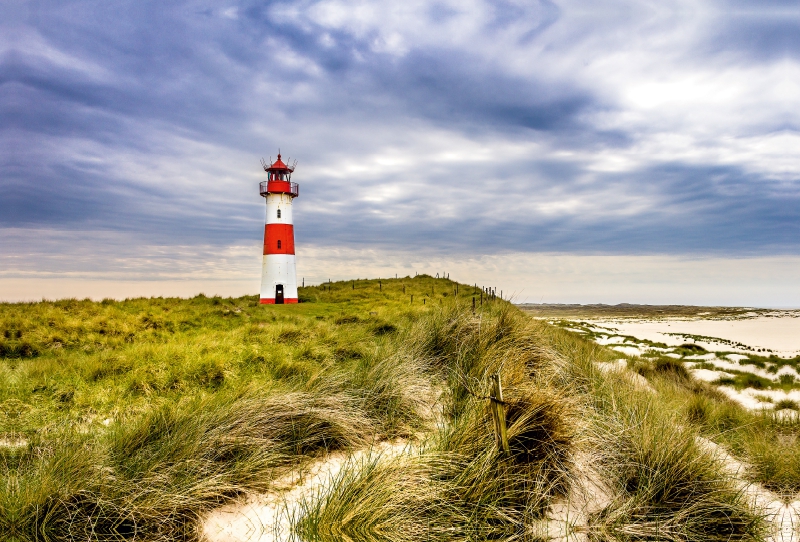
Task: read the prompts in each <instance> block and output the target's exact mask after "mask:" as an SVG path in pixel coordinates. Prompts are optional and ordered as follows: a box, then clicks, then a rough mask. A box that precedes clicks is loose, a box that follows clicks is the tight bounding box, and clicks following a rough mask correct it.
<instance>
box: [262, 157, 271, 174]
mask: <svg viewBox="0 0 800 542" xmlns="http://www.w3.org/2000/svg"><path fill="white" fill-rule="evenodd" d="M269 161H270V163H272V156H270V157H269ZM261 167H263V168H264V171H267V170H268V169H269V165H268V164H267V163H266V162H265V161H264V159H263V158H262V159H261Z"/></svg>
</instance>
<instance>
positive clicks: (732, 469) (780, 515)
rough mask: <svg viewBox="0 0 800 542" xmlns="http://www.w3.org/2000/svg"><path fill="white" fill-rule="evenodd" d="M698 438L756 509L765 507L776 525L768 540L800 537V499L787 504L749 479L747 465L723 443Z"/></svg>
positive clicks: (789, 540)
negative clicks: (722, 444)
mask: <svg viewBox="0 0 800 542" xmlns="http://www.w3.org/2000/svg"><path fill="white" fill-rule="evenodd" d="M698 442H699V443H700V444H701V445H702V446H703V448H705V449H706V450H708V451H709V452H710V453H711V454H713V455H714V456H715V457H716V458H717V459H719V460H720V461H721V463H722V465H723V469H724V471H725V472H726V474H728V475H729V476H730V477H731V478H732V479H733V480H734V481H735V482H736V483H737V485H738V487H739V489H740V490H741V491H742V492H743V493H744V494H745V495H746V496H747V498H748V499H749V500H750V502H751V505H752V506H753V508H754V509H756V510H759V511H763V513H764V514H765V515H766V519H767V520H768V521H770V522H771V523H772V525H773V532H772V533H770V536H768V537H767V541H768V542H798V541H800V534H799V531H798V529H800V500H795V501H793V502H791V503H788V504H786V503H785V502H784V500H783V499H781V498H780V497H779V496H778V495H776V494H775V493H773V492H771V491H769V490H768V489H766V488H764V487H762V486H761V485H759V484H756V483H754V482H750V481H748V480H746V479H745V473H746V472H747V466H746V465H745V464H744V463H742V462H741V461H739V460H738V459H736V458H735V457H733V456H732V455H730V454H729V453H728V452H727V451H726V450H725V448H723V447H722V446H720V445H719V444H717V443H715V442H713V441H711V440H708V439H706V438H703V437H698Z"/></svg>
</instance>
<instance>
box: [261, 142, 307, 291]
mask: <svg viewBox="0 0 800 542" xmlns="http://www.w3.org/2000/svg"><path fill="white" fill-rule="evenodd" d="M261 165H262V166H264V171H266V172H267V180H266V181H264V182H262V183H260V185H259V191H260V193H261V195H262V196H264V197H265V198H266V199H267V220H266V225H265V226H264V259H263V260H262V264H261V303H269V304H273V303H274V304H278V305H281V304H283V303H297V271H296V270H295V262H294V222H293V221H292V200H294V198H296V197H297V195H298V186H297V183H293V182H292V172H293V171H294V167H289V166H287V165H286V164H284V163H283V162H282V161H281V155H280V154H278V159H277V160H276V161H275V163H273V164H270V165H267V164H266V163H265V162H264V161H263V160H262V161H261Z"/></svg>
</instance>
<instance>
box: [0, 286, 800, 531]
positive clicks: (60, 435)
mask: <svg viewBox="0 0 800 542" xmlns="http://www.w3.org/2000/svg"><path fill="white" fill-rule="evenodd" d="M412 295H413V296H414V298H413V303H412V302H411V296H412ZM473 295H474V292H473V289H472V288H471V287H468V286H464V285H457V284H456V283H454V282H451V281H449V280H444V279H433V278H431V277H428V276H420V277H415V278H405V279H396V280H383V281H377V280H358V281H347V282H340V283H333V284H330V285H323V286H318V287H309V288H304V289H302V290H301V293H300V296H301V299H302V300H303V301H304V302H303V303H301V304H299V305H294V306H292V305H285V306H259V305H258V304H257V299H256V298H254V297H244V298H238V299H220V298H208V297H204V296H197V297H195V298H192V299H160V298H159V299H133V300H127V301H121V302H115V301H108V300H107V301H103V302H100V303H94V302H90V301H77V300H65V301H58V302H42V303H29V304H4V305H0V332H2V342H0V349H1V350H0V360H1V361H0V362H1V363H2V365H0V375H2V376H1V377H0V378H2V380H1V381H0V382H1V385H0V404H2V414H3V416H2V426H1V427H0V433H2V434H0V458H2V459H1V462H0V468H1V469H3V470H4V472H3V476H2V486H0V532H2V533H4V534H5V536H6V538H8V539H12V540H18V541H20V542H33V541H37V542H39V541H57V540H58V541H61V540H75V541H77V540H80V541H89V540H102V541H106V540H108V541H110V540H114V541H133V540H136V541H177V540H193V539H196V538H197V537H198V536H199V535H198V532H199V531H198V522H199V520H200V519H201V518H202V517H203V515H204V514H205V513H207V512H208V511H210V510H213V509H214V508H217V507H219V506H221V505H223V504H226V503H232V502H236V500H237V499H239V498H241V497H242V496H244V495H246V494H248V493H260V492H266V491H269V490H270V489H272V488H273V482H274V481H275V480H276V479H278V478H281V477H282V476H284V475H285V474H286V473H287V472H289V471H296V470H297V469H301V470H302V469H303V468H304V466H306V465H309V464H311V463H313V462H314V461H317V460H319V459H320V458H322V457H324V456H325V455H326V454H328V453H330V452H332V451H336V450H341V451H353V450H358V449H363V448H366V447H369V446H370V445H372V444H374V443H377V442H382V441H390V440H394V439H404V440H405V441H407V442H408V443H409V445H410V446H411V449H410V451H409V452H408V453H406V454H403V455H401V456H400V457H397V458H394V459H392V460H390V461H389V460H381V458H380V457H379V456H377V455H376V456H373V457H370V458H369V459H368V460H366V461H365V462H362V463H359V462H354V463H352V464H350V465H349V466H347V467H346V468H345V469H344V470H343V471H342V472H341V473H340V475H339V476H338V478H337V479H336V480H335V482H334V483H333V485H332V487H331V488H330V490H329V491H327V492H324V493H322V494H319V495H317V496H316V497H315V498H313V499H311V500H309V501H308V502H305V503H304V512H305V513H304V515H303V516H302V518H300V521H299V523H298V525H297V526H296V530H297V531H298V532H299V533H300V534H301V535H302V536H303V537H304V538H305V539H306V540H341V539H344V540H351V541H362V540H364V541H366V540H387V541H405V540H408V541H411V540H425V539H429V540H477V539H487V538H490V539H512V538H521V539H542V538H546V533H545V534H543V530H542V529H543V528H542V525H545V527H546V525H547V524H548V518H549V515H550V514H552V510H553V509H554V508H553V507H552V505H554V504H557V503H565V502H567V503H568V502H570V500H571V499H573V498H574V496H575V495H576V490H577V489H580V487H581V484H582V482H581V480H583V479H585V478H586V477H587V476H589V474H591V476H594V477H596V479H597V483H598V484H599V485H601V486H603V488H604V489H603V491H602V492H600V493H603V494H604V495H605V497H604V498H602V499H600V496H599V495H598V496H597V500H598V501H599V502H600V504H601V505H600V506H599V508H598V509H597V510H596V511H595V512H593V513H591V514H589V515H588V516H587V517H586V524H585V525H581V526H580V528H581V529H585V530H587V531H588V532H590V533H592V536H593V537H594V538H595V539H597V540H643V539H648V540H656V539H658V540H686V541H693V540H751V539H759V538H761V537H762V536H763V535H764V533H765V525H764V522H763V520H762V519H761V517H760V515H759V511H757V510H753V509H752V508H751V507H750V504H749V503H748V501H747V499H746V498H745V496H744V495H743V494H742V492H741V491H740V488H739V487H738V486H737V484H736V483H735V481H733V480H731V479H730V478H729V477H727V476H726V475H725V474H724V470H723V469H722V466H721V465H720V462H719V460H718V459H715V457H714V456H713V455H712V454H709V453H708V452H707V450H705V449H704V448H703V446H701V445H700V444H699V443H698V439H697V437H698V435H701V434H702V435H706V436H707V437H709V438H711V439H713V440H716V441H717V442H720V443H722V444H724V445H725V446H727V447H728V448H729V449H730V450H731V451H732V452H734V453H735V454H737V455H739V456H740V457H742V458H743V459H746V460H748V461H751V463H752V464H753V465H754V466H755V468H754V471H753V473H752V476H753V477H754V479H757V480H762V481H767V482H768V483H770V484H771V487H773V488H776V489H778V490H780V491H785V492H786V493H787V494H788V493H789V492H790V490H792V489H793V488H795V487H796V486H797V484H798V482H797V480H799V479H800V472H798V470H797V468H796V467H797V466H796V464H795V463H792V462H791V461H789V462H787V459H786V456H785V455H783V454H784V451H785V450H795V449H796V447H797V439H796V435H797V425H796V423H795V422H793V421H791V419H779V418H777V417H773V418H769V417H766V416H761V417H758V416H756V415H754V414H752V413H747V412H745V411H743V410H742V409H741V408H739V407H737V406H736V405H733V404H731V403H730V402H728V401H727V400H726V399H725V398H724V397H723V396H721V395H720V394H719V393H718V392H715V391H714V390H713V388H712V387H710V386H707V385H701V384H698V383H696V382H694V381H693V380H692V379H691V377H690V376H689V375H688V373H687V372H686V370H685V368H684V366H683V365H682V363H681V362H680V361H676V360H674V359H672V358H668V357H662V358H658V359H649V360H645V361H644V362H643V365H642V366H640V367H638V368H637V369H638V370H639V372H640V373H641V374H643V375H645V377H646V378H648V379H649V380H650V381H651V382H652V383H653V385H654V386H655V387H656V389H657V392H658V393H657V394H653V393H651V392H650V391H648V390H647V389H643V388H641V387H640V386H638V385H637V384H636V382H635V381H632V380H631V379H629V378H627V377H625V376H624V375H622V374H620V373H616V372H609V373H606V372H603V371H600V370H599V369H598V368H597V363H598V362H610V361H613V360H615V359H617V358H619V357H620V355H619V353H617V352H614V351H612V350H610V349H608V348H605V347H602V346H598V345H597V344H594V343H592V342H590V341H587V340H585V339H584V338H581V337H580V336H578V335H577V334H574V333H568V332H565V331H563V330H561V329H559V328H557V327H554V326H551V325H548V324H546V323H543V322H541V321H535V320H532V319H530V318H528V317H527V316H525V315H524V314H523V313H521V312H520V311H519V310H517V309H516V308H514V307H513V306H511V305H510V304H508V303H507V302H505V301H501V300H492V301H488V300H487V301H485V302H484V304H483V305H481V303H480V298H478V303H477V305H478V306H477V307H476V310H475V312H474V313H473V310H472V297H473ZM423 301H424V304H423ZM497 373H499V374H500V376H501V379H502V382H503V387H504V390H505V397H504V412H505V415H506V419H507V423H508V435H509V448H510V453H508V454H505V453H503V452H501V451H500V449H499V448H498V446H497V444H496V437H495V435H494V431H493V425H492V419H491V416H490V414H489V409H488V407H487V406H488V405H487V403H488V401H487V399H486V397H487V396H488V394H489V376H490V375H493V374H497ZM776 438H780V439H783V440H782V441H781V442H785V447H784V448H779V451H778V452H777V454H773V455H770V452H769V450H767V448H768V446H767V445H766V443H769V442H770V441H769V439H772V440H774V439H776ZM758 439H761V442H763V443H765V444H764V445H763V446H762V447H761V448H759V447H758V442H759V440H758ZM792 439H794V440H792ZM794 457H800V454H797V453H795V455H794ZM792 469H795V470H792ZM545 531H546V529H545Z"/></svg>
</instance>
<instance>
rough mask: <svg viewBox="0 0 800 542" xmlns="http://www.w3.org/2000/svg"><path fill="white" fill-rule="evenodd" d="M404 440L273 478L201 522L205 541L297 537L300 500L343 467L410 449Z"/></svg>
mask: <svg viewBox="0 0 800 542" xmlns="http://www.w3.org/2000/svg"><path fill="white" fill-rule="evenodd" d="M410 449H411V447H410V446H409V444H408V442H407V441H402V440H401V441H395V442H383V443H380V444H378V445H376V446H374V447H372V448H367V449H364V450H358V451H356V452H353V453H351V454H350V453H345V452H337V453H333V454H328V455H326V456H325V457H322V458H320V459H318V460H317V461H314V462H313V463H311V464H310V465H308V466H306V467H305V468H303V469H302V470H300V471H297V472H292V473H290V474H288V475H286V476H284V477H283V478H279V479H278V480H275V482H274V490H273V491H272V492H270V493H266V494H263V495H251V496H249V497H248V498H246V499H245V500H243V501H240V502H235V503H232V504H229V505H226V506H223V507H220V508H218V509H216V510H214V511H212V512H211V513H209V514H208V515H207V516H206V517H205V518H204V519H203V520H202V522H201V527H200V529H201V533H202V536H203V537H204V538H205V540H207V541H208V542H282V541H289V540H299V538H298V537H297V535H296V534H294V533H293V532H292V529H293V527H294V525H296V524H297V522H298V521H299V520H300V519H301V517H302V513H303V504H304V503H307V502H309V501H311V500H312V499H313V498H315V497H317V496H319V495H320V494H322V493H324V492H325V491H326V489H327V488H328V487H329V486H330V484H331V482H332V481H333V480H334V479H335V478H336V477H337V475H338V474H339V473H340V472H341V471H342V469H343V468H344V467H345V466H347V465H351V464H353V463H356V464H358V463H360V462H363V461H365V460H368V459H374V458H375V457H378V456H379V457H381V458H387V457H395V456H397V455H400V454H402V453H405V452H407V451H409V450H410Z"/></svg>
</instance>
